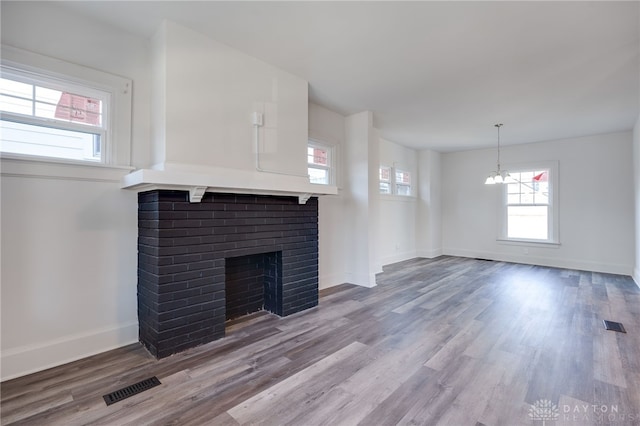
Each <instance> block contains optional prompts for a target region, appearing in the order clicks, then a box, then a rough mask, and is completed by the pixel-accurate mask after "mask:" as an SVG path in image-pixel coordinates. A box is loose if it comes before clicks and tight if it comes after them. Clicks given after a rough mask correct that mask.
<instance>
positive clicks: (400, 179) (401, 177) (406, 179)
mask: <svg viewBox="0 0 640 426" xmlns="http://www.w3.org/2000/svg"><path fill="white" fill-rule="evenodd" d="M396 183H399V184H400V183H403V184H409V183H411V177H410V174H409V172H405V171H402V170H396Z"/></svg>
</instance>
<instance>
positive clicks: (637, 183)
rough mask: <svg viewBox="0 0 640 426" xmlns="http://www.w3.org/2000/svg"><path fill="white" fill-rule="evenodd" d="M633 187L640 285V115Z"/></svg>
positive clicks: (635, 271)
mask: <svg viewBox="0 0 640 426" xmlns="http://www.w3.org/2000/svg"><path fill="white" fill-rule="evenodd" d="M633 189H634V202H635V210H634V215H635V258H634V269H633V279H634V280H635V282H636V284H638V286H640V116H638V121H636V125H635V126H634V128H633Z"/></svg>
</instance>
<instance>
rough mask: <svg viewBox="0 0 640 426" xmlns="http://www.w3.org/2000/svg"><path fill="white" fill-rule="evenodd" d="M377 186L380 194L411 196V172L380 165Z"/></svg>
mask: <svg viewBox="0 0 640 426" xmlns="http://www.w3.org/2000/svg"><path fill="white" fill-rule="evenodd" d="M379 184H380V193H381V194H393V195H404V196H411V192H412V189H411V172H409V171H407V170H402V169H400V168H398V167H395V166H394V167H391V166H385V165H381V166H380V171H379Z"/></svg>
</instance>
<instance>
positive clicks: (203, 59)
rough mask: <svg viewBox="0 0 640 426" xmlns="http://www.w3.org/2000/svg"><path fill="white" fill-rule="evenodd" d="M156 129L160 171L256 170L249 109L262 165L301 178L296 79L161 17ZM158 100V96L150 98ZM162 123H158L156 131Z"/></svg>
mask: <svg viewBox="0 0 640 426" xmlns="http://www.w3.org/2000/svg"><path fill="white" fill-rule="evenodd" d="M153 51H154V63H155V64H156V65H157V68H155V69H154V72H156V73H157V74H159V75H157V76H156V77H155V78H154V81H155V82H156V84H159V85H160V86H159V87H157V90H156V94H158V96H157V97H158V98H162V97H163V96H164V99H159V100H158V102H157V104H158V105H164V108H165V110H164V111H154V123H153V127H154V132H157V136H158V142H159V145H158V147H157V148H158V149H164V150H165V153H164V154H162V153H156V152H155V150H156V146H155V145H154V147H153V149H154V155H153V157H154V158H156V159H162V158H164V162H165V163H164V164H162V165H156V168H161V169H170V168H173V169H176V168H183V167H186V168H187V170H189V171H190V170H193V168H194V166H200V167H222V168H230V169H234V170H246V171H249V172H255V167H256V163H255V155H254V153H255V143H254V141H255V138H254V127H253V125H252V122H251V115H252V113H253V112H259V113H262V114H263V115H264V125H263V126H262V127H260V129H259V138H260V143H261V153H260V163H261V167H262V168H263V169H265V170H272V171H277V172H280V173H289V174H293V175H298V176H301V177H302V179H304V180H305V182H308V178H307V161H306V152H307V150H306V147H307V136H308V124H307V120H308V112H307V108H308V87H307V82H306V81H305V80H303V79H301V78H299V77H296V76H294V75H292V74H289V73H287V72H284V71H282V70H280V69H278V68H276V67H274V66H272V65H269V64H267V63H265V62H262V61H260V60H258V59H256V58H253V57H251V56H249V55H246V54H244V53H242V52H239V51H237V50H235V49H232V48H230V47H228V46H226V45H224V44H222V43H219V42H217V41H215V40H212V39H210V38H208V37H206V36H204V35H201V34H199V33H197V32H195V31H192V30H190V29H188V28H185V27H183V26H180V25H178V24H175V23H173V22H170V21H165V22H164V23H163V25H162V28H161V29H160V30H159V35H158V36H156V37H155V38H154V49H153ZM154 103H156V102H154ZM158 127H160V128H161V129H157V128H158Z"/></svg>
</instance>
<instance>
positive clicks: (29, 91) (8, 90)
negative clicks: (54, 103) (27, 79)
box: [0, 78, 33, 99]
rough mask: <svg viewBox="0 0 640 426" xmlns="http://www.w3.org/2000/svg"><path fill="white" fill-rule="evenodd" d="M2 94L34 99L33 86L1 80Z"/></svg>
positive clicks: (0, 88)
mask: <svg viewBox="0 0 640 426" xmlns="http://www.w3.org/2000/svg"><path fill="white" fill-rule="evenodd" d="M0 93H2V94H3V95H11V96H18V97H21V98H27V99H33V85H31V84H26V83H21V82H19V81H13V80H8V79H6V78H0Z"/></svg>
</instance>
